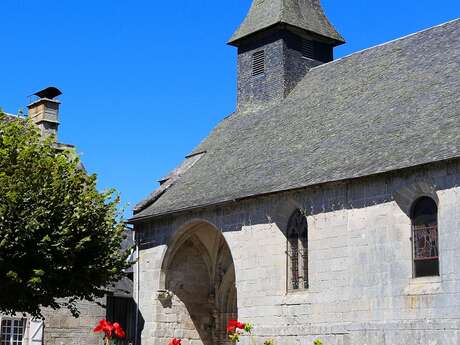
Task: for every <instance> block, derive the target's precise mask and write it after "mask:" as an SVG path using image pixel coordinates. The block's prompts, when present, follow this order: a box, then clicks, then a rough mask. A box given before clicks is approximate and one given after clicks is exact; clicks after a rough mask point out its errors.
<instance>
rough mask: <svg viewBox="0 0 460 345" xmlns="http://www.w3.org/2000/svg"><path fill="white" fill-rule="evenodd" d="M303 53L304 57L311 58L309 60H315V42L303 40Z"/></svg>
mask: <svg viewBox="0 0 460 345" xmlns="http://www.w3.org/2000/svg"><path fill="white" fill-rule="evenodd" d="M301 51H302V56H303V57H306V58H309V59H314V58H315V45H314V43H313V41H311V40H307V39H303V40H302V45H301Z"/></svg>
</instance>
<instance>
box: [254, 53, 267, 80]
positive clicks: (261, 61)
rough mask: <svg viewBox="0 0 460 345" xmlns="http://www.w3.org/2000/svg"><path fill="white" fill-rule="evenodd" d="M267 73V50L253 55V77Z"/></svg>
mask: <svg viewBox="0 0 460 345" xmlns="http://www.w3.org/2000/svg"><path fill="white" fill-rule="evenodd" d="M264 73H265V50H259V51H258V52H255V53H254V54H252V76H257V75H260V74H264Z"/></svg>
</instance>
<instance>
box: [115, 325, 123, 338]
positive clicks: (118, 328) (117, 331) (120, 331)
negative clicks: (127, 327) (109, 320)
mask: <svg viewBox="0 0 460 345" xmlns="http://www.w3.org/2000/svg"><path fill="white" fill-rule="evenodd" d="M113 329H114V331H115V336H117V337H118V338H124V337H125V336H126V333H125V331H124V330H123V328H121V326H120V324H119V323H118V322H115V323H114V324H113Z"/></svg>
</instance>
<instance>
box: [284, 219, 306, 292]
mask: <svg viewBox="0 0 460 345" xmlns="http://www.w3.org/2000/svg"><path fill="white" fill-rule="evenodd" d="M287 262H288V263H287V267H288V272H287V273H288V290H291V291H292V290H301V289H308V223H307V217H306V216H305V215H304V214H303V213H302V212H301V211H300V210H296V211H295V212H294V214H293V215H292V216H291V218H290V219H289V223H288V228H287Z"/></svg>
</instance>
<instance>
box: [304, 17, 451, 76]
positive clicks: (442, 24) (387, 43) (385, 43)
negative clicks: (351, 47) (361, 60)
mask: <svg viewBox="0 0 460 345" xmlns="http://www.w3.org/2000/svg"><path fill="white" fill-rule="evenodd" d="M456 21H460V17H459V18H455V19H452V20H449V21H447V22H444V23H441V24H438V25H435V26H431V27H429V28H426V29H422V30H419V31H416V32H413V33H410V34H407V35H405V36H402V37H398V38H395V39H392V40H390V41H386V42H383V43H379V44H376V45H374V46H371V47H368V48H364V49H361V50H358V51H356V52H353V53H350V54H347V55H345V56H342V57H340V58H338V59H335V60H332V61H329V62H326V63H323V64H321V65H318V66H315V67H313V68H311V69H310V71H312V70H316V69H319V68H321V67H325V66H329V65H332V64H335V63H337V62H340V61H342V60H345V59H348V58H350V57H352V56H355V55H358V54H362V53H364V52H367V51H369V50H373V49H375V48H379V47H383V46H386V45H389V44H391V43H395V42H399V41H403V40H406V39H409V38H412V37H414V36H417V35H419V34H422V33H425V32H427V31H432V30H435V29H438V28H440V27H443V26H446V25H449V24H452V23H455V22H456ZM307 75H308V74H307Z"/></svg>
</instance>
